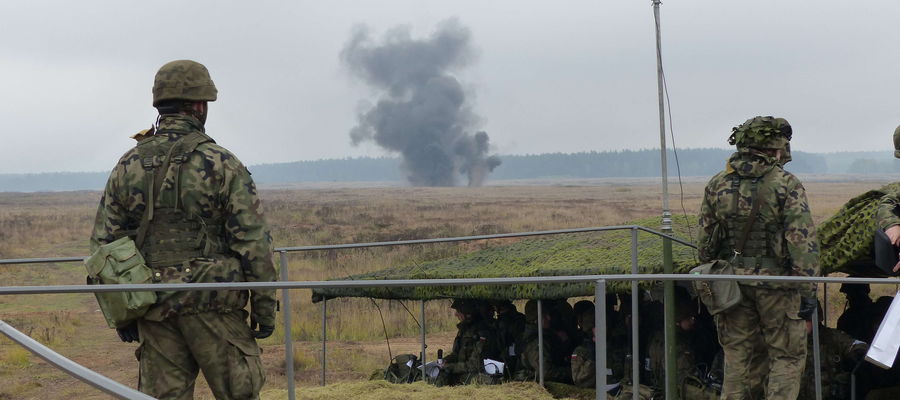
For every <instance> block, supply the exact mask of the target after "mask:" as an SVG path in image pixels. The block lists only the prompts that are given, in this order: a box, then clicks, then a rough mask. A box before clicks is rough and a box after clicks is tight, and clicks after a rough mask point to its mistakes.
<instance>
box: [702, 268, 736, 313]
mask: <svg viewBox="0 0 900 400" xmlns="http://www.w3.org/2000/svg"><path fill="white" fill-rule="evenodd" d="M691 274H693V275H736V273H735V269H734V266H733V265H732V264H731V263H729V262H728V261H725V260H713V261H712V262H709V263H706V264H701V265H699V266H697V267H695V268H694V269H692V270H691ZM692 284H693V286H694V290H695V291H696V292H697V294H698V295H699V296H700V300H701V301H703V304H705V305H706V308H707V309H708V310H709V313H710V314H711V315H716V314H719V313H721V312H724V311H728V310H730V309H732V308H733V307H735V306H737V305H738V304H739V303H740V302H741V288H740V286H739V285H738V283H737V281H732V280H729V281H718V280H716V281H693V282H692Z"/></svg>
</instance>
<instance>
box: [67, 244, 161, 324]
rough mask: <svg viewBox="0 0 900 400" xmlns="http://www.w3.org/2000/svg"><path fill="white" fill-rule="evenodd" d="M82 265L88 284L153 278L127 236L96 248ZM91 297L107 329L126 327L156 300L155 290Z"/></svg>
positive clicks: (137, 282)
mask: <svg viewBox="0 0 900 400" xmlns="http://www.w3.org/2000/svg"><path fill="white" fill-rule="evenodd" d="M84 266H85V268H86V269H87V273H88V278H87V283H88V284H98V283H99V284H104V285H110V284H142V283H150V282H151V281H152V280H153V278H152V277H153V275H152V271H151V270H150V268H148V267H147V264H146V262H145V261H144V257H142V256H141V253H140V252H139V251H138V249H137V246H135V244H134V241H133V240H132V239H131V238H130V237H128V236H125V237H123V238H120V239H118V240H116V241H113V242H111V243H107V244H104V245H102V246H100V247H99V248H97V251H95V252H94V254H91V256H90V257H88V258H86V259H85V260H84ZM94 296H96V297H97V303H98V304H99V305H100V310H101V311H102V312H103V317H104V318H105V319H106V323H107V325H109V327H110V328H123V327H125V326H127V325H128V324H130V323H131V322H133V321H135V320H137V319H138V318H140V317H142V316H143V315H144V314H145V313H146V312H147V310H148V309H149V308H150V306H152V305H153V304H155V303H156V293H155V292H101V293H94Z"/></svg>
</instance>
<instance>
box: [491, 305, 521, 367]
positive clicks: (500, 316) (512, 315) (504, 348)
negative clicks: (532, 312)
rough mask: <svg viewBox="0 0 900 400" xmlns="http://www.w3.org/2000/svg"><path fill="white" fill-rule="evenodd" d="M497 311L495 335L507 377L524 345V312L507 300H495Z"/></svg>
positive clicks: (515, 365)
mask: <svg viewBox="0 0 900 400" xmlns="http://www.w3.org/2000/svg"><path fill="white" fill-rule="evenodd" d="M493 304H494V309H495V310H496V311H497V320H496V322H495V324H496V335H497V349H498V351H499V352H500V361H503V362H504V363H506V367H505V369H504V372H503V373H504V374H505V375H506V376H507V377H510V376H512V374H514V373H515V372H516V369H517V363H518V361H519V357H518V355H519V352H521V351H522V348H523V347H524V346H525V344H524V343H522V332H523V331H524V330H525V314H522V313H520V312H519V311H518V310H516V305H515V304H513V303H512V302H510V301H508V300H501V301H495V302H494V303H493Z"/></svg>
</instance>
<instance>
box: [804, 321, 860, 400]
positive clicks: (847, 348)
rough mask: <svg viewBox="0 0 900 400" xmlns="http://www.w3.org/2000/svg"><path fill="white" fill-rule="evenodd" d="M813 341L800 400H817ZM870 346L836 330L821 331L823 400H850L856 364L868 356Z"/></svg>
mask: <svg viewBox="0 0 900 400" xmlns="http://www.w3.org/2000/svg"><path fill="white" fill-rule="evenodd" d="M812 345H813V338H812V335H809V339H808V340H807V350H806V353H807V356H806V369H805V370H804V371H803V385H802V386H801V387H800V396H799V397H797V398H798V399H800V400H812V399H815V398H816V387H815V384H816V380H815V375H814V374H815V371H814V368H813V347H812ZM867 348H868V346H867V345H866V344H865V343H862V342H859V341H855V340H853V338H851V337H850V336H849V335H847V334H846V333H844V332H841V331H839V330H837V329H834V328H829V327H825V326H820V327H819V349H820V350H819V357H820V359H819V361H820V362H821V369H820V371H821V376H822V399H823V400H839V399H849V398H850V373H851V372H852V371H853V368H854V367H855V366H856V363H857V362H858V361H859V360H860V359H862V357H863V356H864V355H865V351H866V349H867Z"/></svg>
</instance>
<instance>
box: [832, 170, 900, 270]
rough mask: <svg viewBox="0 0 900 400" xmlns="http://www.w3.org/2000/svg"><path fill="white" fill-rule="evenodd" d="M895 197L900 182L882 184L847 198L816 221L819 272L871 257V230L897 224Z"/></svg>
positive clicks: (899, 189) (897, 195) (899, 193)
mask: <svg viewBox="0 0 900 400" xmlns="http://www.w3.org/2000/svg"><path fill="white" fill-rule="evenodd" d="M898 199H900V183H892V184H889V185H885V186H883V187H881V188H879V189H876V190H870V191H868V192H866V193H863V194H861V195H859V196H856V197H854V198H853V199H850V201H848V202H847V203H845V204H844V206H843V207H841V209H840V210H839V211H838V212H837V213H836V214H834V215H833V216H832V217H831V218H828V219H827V220H825V222H823V223H822V224H821V225H819V228H818V229H819V241H820V243H821V247H822V253H821V254H820V256H819V261H820V263H821V264H822V272H823V273H825V274H827V273H830V272H832V271H836V270H839V269H841V268H842V267H844V266H845V265H847V264H849V263H851V262H853V261H857V260H861V259H871V257H872V256H871V253H872V243H873V236H872V232H873V231H874V230H875V229H885V228H888V227H890V226H891V225H894V224H900V218H898V217H897V215H896V214H895V213H894V212H893V211H894V208H895V207H896V206H897V204H900V200H898Z"/></svg>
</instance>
